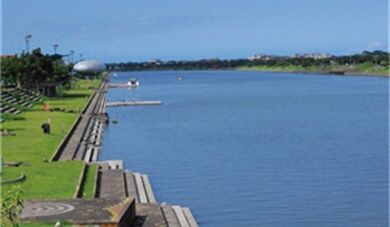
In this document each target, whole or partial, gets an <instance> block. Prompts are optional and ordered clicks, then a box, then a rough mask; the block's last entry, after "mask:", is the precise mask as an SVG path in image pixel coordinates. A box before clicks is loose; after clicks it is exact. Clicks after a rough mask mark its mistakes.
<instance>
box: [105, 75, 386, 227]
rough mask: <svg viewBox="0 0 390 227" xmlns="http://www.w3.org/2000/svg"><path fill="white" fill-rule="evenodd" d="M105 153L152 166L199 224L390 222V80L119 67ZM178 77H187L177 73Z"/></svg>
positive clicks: (141, 168) (148, 169) (161, 190)
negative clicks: (132, 103)
mask: <svg viewBox="0 0 390 227" xmlns="http://www.w3.org/2000/svg"><path fill="white" fill-rule="evenodd" d="M115 75H116V76H112V77H111V82H112V83H126V82H127V80H128V79H129V78H138V80H139V82H140V87H139V88H137V89H123V88H117V89H110V90H109V92H108V101H121V100H133V99H142V100H148V101H149V100H161V101H162V102H163V103H162V105H159V106H142V107H110V108H107V112H108V114H109V116H110V119H111V120H113V119H116V120H117V121H118V123H117V124H112V123H111V124H110V125H109V126H108V127H106V129H105V132H104V140H103V149H102V152H101V154H100V157H99V159H100V160H111V159H122V160H123V161H124V164H125V168H126V169H130V170H132V171H136V172H141V173H144V174H148V175H149V178H150V180H151V184H152V187H153V189H154V192H155V195H156V198H157V201H159V202H160V203H162V202H167V203H171V204H173V205H181V206H184V207H189V208H190V209H191V211H192V213H193V214H194V216H195V218H196V220H197V221H198V223H199V225H200V226H201V227H219V226H220V227H222V226H223V227H225V226H262V227H267V226H272V227H279V226H280V227H285V226H289V227H294V226H307V227H313V226H340V227H357V226H367V227H373V226H388V215H389V209H388V205H389V201H388V198H389V192H388V181H389V179H388V178H389V177H388V176H389V175H388V174H389V171H388V166H389V165H388V164H389V141H388V138H389V133H388V132H389V131H388V129H389V128H388V119H389V115H388V110H389V105H388V98H389V96H388V89H389V80H388V78H383V77H365V76H331V75H315V74H298V73H295V74H293V73H266V72H246V71H141V72H117V73H116V74H115ZM179 76H182V79H181V80H179V79H178V77H179Z"/></svg>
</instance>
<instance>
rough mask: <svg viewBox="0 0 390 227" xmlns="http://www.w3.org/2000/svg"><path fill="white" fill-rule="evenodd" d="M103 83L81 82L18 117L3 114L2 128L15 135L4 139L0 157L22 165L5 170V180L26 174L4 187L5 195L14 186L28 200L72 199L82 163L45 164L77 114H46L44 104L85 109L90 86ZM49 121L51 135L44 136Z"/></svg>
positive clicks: (3, 175)
mask: <svg viewBox="0 0 390 227" xmlns="http://www.w3.org/2000/svg"><path fill="white" fill-rule="evenodd" d="M99 83H100V80H90V81H89V83H88V84H85V83H84V81H82V80H80V81H78V82H77V85H76V88H74V89H72V90H69V91H64V93H63V94H62V95H63V97H61V98H44V99H45V101H44V103H36V104H35V105H34V107H32V108H31V109H27V110H25V111H23V112H22V113H20V114H18V115H13V116H11V115H8V114H6V115H2V118H3V119H5V121H4V122H3V123H2V124H1V128H2V129H7V130H8V131H9V132H11V133H15V136H4V137H1V156H2V159H3V160H2V161H3V162H4V163H5V162H23V164H22V165H21V166H19V167H4V168H3V169H2V174H1V175H2V178H3V179H4V180H9V179H13V178H15V176H16V177H18V176H20V174H21V173H24V174H25V175H26V179H25V180H24V181H22V182H20V183H9V184H3V185H2V195H3V194H4V193H5V192H6V191H7V190H9V189H10V188H11V187H12V185H20V186H21V188H22V190H23V191H24V193H25V198H26V199H30V198H71V197H72V196H73V194H74V192H75V190H76V187H77V183H78V180H79V177H80V173H81V171H82V166H83V162H80V161H79V162H76V161H75V162H72V161H68V162H44V161H43V160H44V159H46V160H50V158H51V157H52V156H53V154H54V152H55V151H56V149H57V147H58V146H59V145H60V143H61V141H62V140H63V139H64V138H65V135H63V134H62V125H64V126H65V131H69V130H70V127H71V126H72V125H73V123H74V122H75V121H76V119H77V117H78V114H77V113H67V112H60V111H56V112H50V111H44V110H43V107H44V104H45V103H49V105H50V108H51V109H53V108H60V109H65V110H74V111H75V112H77V110H78V109H81V110H82V109H83V108H84V107H85V105H86V104H87V102H88V100H89V97H90V96H91V94H93V90H91V89H88V86H94V87H97V86H98V84H99ZM48 121H50V122H51V123H50V129H51V134H44V133H43V130H42V128H41V125H42V124H43V123H47V122H48Z"/></svg>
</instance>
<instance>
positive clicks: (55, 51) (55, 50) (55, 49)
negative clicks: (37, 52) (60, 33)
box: [53, 43, 59, 54]
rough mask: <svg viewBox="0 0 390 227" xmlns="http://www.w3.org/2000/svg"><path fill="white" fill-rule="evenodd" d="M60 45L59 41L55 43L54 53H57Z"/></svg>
mask: <svg viewBox="0 0 390 227" xmlns="http://www.w3.org/2000/svg"><path fill="white" fill-rule="evenodd" d="M58 46H59V45H58V44H57V43H55V44H53V48H54V54H56V53H57V47H58Z"/></svg>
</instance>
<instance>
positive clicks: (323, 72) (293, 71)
mask: <svg viewBox="0 0 390 227" xmlns="http://www.w3.org/2000/svg"><path fill="white" fill-rule="evenodd" d="M235 70H237V71H252V72H269V73H301V74H317V75H330V76H331V75H333V76H376V77H389V78H390V72H389V74H383V73H360V72H348V71H345V72H342V74H337V73H332V72H331V71H302V70H266V69H249V68H248V69H235Z"/></svg>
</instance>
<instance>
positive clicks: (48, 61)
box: [1, 48, 73, 92]
mask: <svg viewBox="0 0 390 227" xmlns="http://www.w3.org/2000/svg"><path fill="white" fill-rule="evenodd" d="M61 57H62V56H61V55H51V56H49V55H48V54H46V55H44V54H42V52H41V49H40V48H37V49H35V50H33V51H32V52H31V53H22V54H21V55H20V56H16V55H15V56H9V57H5V58H2V60H1V80H2V83H3V86H7V87H18V88H26V87H33V86H35V88H36V90H37V91H38V92H39V90H40V86H41V85H42V84H43V83H56V84H61V85H65V86H66V87H70V84H71V80H72V74H71V71H72V68H73V65H71V64H69V65H67V64H64V62H63V61H61Z"/></svg>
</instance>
